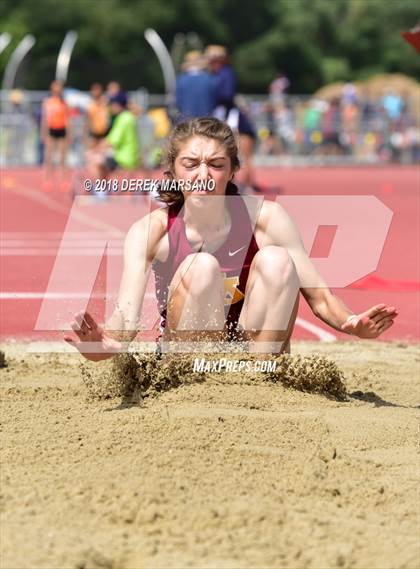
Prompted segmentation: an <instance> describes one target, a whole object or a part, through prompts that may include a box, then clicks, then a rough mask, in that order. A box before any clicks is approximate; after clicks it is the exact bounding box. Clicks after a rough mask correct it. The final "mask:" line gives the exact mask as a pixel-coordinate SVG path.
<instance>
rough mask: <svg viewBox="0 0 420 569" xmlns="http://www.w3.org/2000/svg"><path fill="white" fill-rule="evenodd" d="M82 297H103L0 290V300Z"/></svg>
mask: <svg viewBox="0 0 420 569" xmlns="http://www.w3.org/2000/svg"><path fill="white" fill-rule="evenodd" d="M155 296H156V295H155V294H154V293H152V292H147V293H146V294H145V297H146V298H152V297H155ZM84 298H104V296H103V294H88V293H86V292H0V300H39V299H43V300H69V299H74V300H78V299H84ZM109 300H112V298H109Z"/></svg>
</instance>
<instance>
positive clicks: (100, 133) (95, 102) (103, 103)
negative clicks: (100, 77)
mask: <svg viewBox="0 0 420 569" xmlns="http://www.w3.org/2000/svg"><path fill="white" fill-rule="evenodd" d="M90 95H91V97H92V101H91V103H90V104H89V106H88V108H87V110H86V123H85V129H86V131H85V134H86V136H87V137H89V138H90V143H91V146H96V145H97V144H98V143H99V142H100V141H101V140H102V139H103V138H104V137H105V136H106V135H107V134H108V131H109V127H110V116H109V115H110V112H109V108H108V101H107V98H106V97H105V95H104V91H103V88H102V85H101V84H100V83H93V84H92V86H91V88H90Z"/></svg>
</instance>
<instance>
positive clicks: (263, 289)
mask: <svg viewBox="0 0 420 569" xmlns="http://www.w3.org/2000/svg"><path fill="white" fill-rule="evenodd" d="M298 295H299V278H298V275H297V273H296V269H295V266H294V263H293V261H292V259H291V258H290V256H289V254H288V252H287V250H286V249H284V248H283V247H276V246H274V245H271V246H269V247H264V248H263V249H261V250H260V251H258V253H257V254H256V255H255V257H254V259H253V261H252V265H251V270H250V273H249V277H248V282H247V285H246V290H245V300H244V306H243V308H242V311H241V315H240V318H239V324H240V326H241V327H242V328H243V329H244V330H245V337H247V338H249V339H250V340H253V342H251V343H250V351H256V352H284V351H289V343H290V337H291V335H292V331H293V327H294V323H295V320H296V315H297V309H298V299H299V296H298Z"/></svg>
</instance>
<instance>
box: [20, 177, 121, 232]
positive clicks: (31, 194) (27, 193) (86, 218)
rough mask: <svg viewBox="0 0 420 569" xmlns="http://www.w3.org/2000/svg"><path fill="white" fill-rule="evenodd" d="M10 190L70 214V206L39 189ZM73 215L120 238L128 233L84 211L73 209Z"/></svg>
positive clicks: (57, 210)
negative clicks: (42, 192) (38, 190)
mask: <svg viewBox="0 0 420 569" xmlns="http://www.w3.org/2000/svg"><path fill="white" fill-rule="evenodd" d="M9 191H10V192H13V193H14V194H17V195H18V196H21V197H24V198H27V199H28V200H32V201H34V202H38V203H40V204H42V205H45V206H46V207H47V208H48V209H50V210H51V211H56V212H58V213H62V214H64V215H66V216H68V215H69V213H70V208H69V207H65V206H64V205H62V204H61V203H60V202H57V201H55V200H53V199H52V198H50V197H49V196H47V195H45V194H41V193H39V192H37V191H33V190H23V189H18V188H10V189H9ZM89 197H90V196H89ZM89 197H88V199H89ZM87 203H90V202H87ZM72 216H73V219H76V220H77V221H80V222H82V223H85V224H86V225H88V226H89V227H94V228H95V229H97V230H98V231H100V230H102V231H106V232H107V234H108V235H112V236H115V237H120V238H123V237H124V236H125V233H126V232H125V231H121V229H119V228H117V227H115V226H114V225H111V224H110V223H106V222H104V221H100V220H99V219H95V218H94V217H92V216H90V215H88V214H87V213H84V212H82V211H73V213H72Z"/></svg>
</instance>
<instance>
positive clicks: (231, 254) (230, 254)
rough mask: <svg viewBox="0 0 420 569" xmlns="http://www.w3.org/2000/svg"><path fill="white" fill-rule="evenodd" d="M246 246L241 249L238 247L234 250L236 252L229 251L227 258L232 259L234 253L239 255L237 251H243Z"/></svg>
mask: <svg viewBox="0 0 420 569" xmlns="http://www.w3.org/2000/svg"><path fill="white" fill-rule="evenodd" d="M245 247H246V245H244V246H243V247H239V249H236V251H229V257H233V256H234V255H236V253H239V251H242V249H245Z"/></svg>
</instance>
